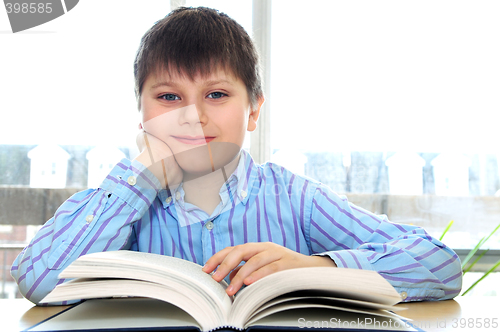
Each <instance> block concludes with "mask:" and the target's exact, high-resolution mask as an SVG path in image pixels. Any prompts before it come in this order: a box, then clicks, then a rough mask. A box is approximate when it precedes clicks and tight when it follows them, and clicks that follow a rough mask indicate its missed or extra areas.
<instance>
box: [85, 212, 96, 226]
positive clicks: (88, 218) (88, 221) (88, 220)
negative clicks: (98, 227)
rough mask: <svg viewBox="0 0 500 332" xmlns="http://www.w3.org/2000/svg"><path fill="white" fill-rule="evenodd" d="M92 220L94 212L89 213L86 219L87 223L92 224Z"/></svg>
mask: <svg viewBox="0 0 500 332" xmlns="http://www.w3.org/2000/svg"><path fill="white" fill-rule="evenodd" d="M92 220H94V215H92V214H89V215H88V216H87V217H86V218H85V221H86V222H87V224H90V223H91V222H92Z"/></svg>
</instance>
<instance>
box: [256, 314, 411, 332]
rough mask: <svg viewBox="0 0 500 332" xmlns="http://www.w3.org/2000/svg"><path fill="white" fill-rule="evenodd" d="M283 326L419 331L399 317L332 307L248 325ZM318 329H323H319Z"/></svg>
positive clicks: (274, 316) (269, 318)
mask: <svg viewBox="0 0 500 332" xmlns="http://www.w3.org/2000/svg"><path fill="white" fill-rule="evenodd" d="M260 326H283V327H290V328H295V329H297V328H299V329H304V328H313V329H314V330H316V328H330V329H342V330H348V331H355V330H368V331H377V330H382V331H419V330H418V329H415V328H413V327H412V326H411V324H410V323H408V322H406V321H404V320H399V319H397V318H389V317H379V316H371V315H364V314H359V313H353V312H345V311H337V310H330V309H318V308H313V309H293V310H287V311H282V312H279V313H276V314H273V315H271V316H267V317H265V318H263V319H261V320H259V321H257V322H254V323H253V324H252V325H251V326H249V327H248V331H249V332H251V331H252V327H254V328H258V327H260ZM318 331H321V330H319V329H318Z"/></svg>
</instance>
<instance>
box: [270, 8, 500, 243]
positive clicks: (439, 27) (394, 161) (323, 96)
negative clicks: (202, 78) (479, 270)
mask: <svg viewBox="0 0 500 332" xmlns="http://www.w3.org/2000/svg"><path fill="white" fill-rule="evenodd" d="M288 4H289V5H286V6H285V5H283V3H282V2H279V1H275V2H273V10H272V37H271V40H272V51H271V54H272V59H271V90H272V93H271V96H272V99H271V103H272V105H271V108H272V112H271V146H272V150H273V157H272V159H273V160H275V161H276V162H278V163H281V164H285V165H286V166H287V167H289V168H291V169H294V170H296V171H298V172H302V173H304V174H305V175H307V176H310V177H312V178H315V179H318V180H320V181H322V182H324V183H326V184H327V185H329V186H330V187H332V188H333V189H334V190H336V191H338V192H340V193H347V194H350V196H351V197H352V198H351V200H352V201H354V202H360V203H362V202H365V203H366V196H363V195H360V194H364V195H366V194H373V195H371V196H369V197H375V198H370V200H375V199H376V197H378V199H379V200H381V201H383V200H389V203H388V204H391V202H390V201H391V200H392V201H393V202H395V203H396V204H395V205H394V207H393V208H392V211H387V209H386V210H385V211H384V210H383V208H382V206H381V204H369V205H371V206H372V207H373V208H372V210H377V212H380V213H388V212H392V213H391V214H392V215H391V216H390V217H391V219H392V220H393V221H397V222H410V223H417V224H419V223H420V224H423V225H424V226H425V227H426V229H428V230H429V231H430V232H431V233H432V234H433V235H437V236H439V235H440V234H441V232H442V231H443V230H444V228H445V227H446V225H447V223H448V222H449V221H450V220H455V224H454V226H453V227H452V228H451V230H450V232H451V233H450V235H449V236H448V237H447V243H448V244H449V245H451V246H453V247H455V248H471V247H474V245H475V244H476V243H477V241H479V239H480V238H481V237H482V236H484V235H486V234H488V233H489V232H490V231H492V230H493V229H494V228H495V226H496V225H498V220H500V218H499V217H500V210H499V209H498V203H499V201H498V200H494V199H493V200H492V198H493V197H492V196H494V195H495V194H496V195H497V196H498V195H499V194H500V149H499V147H498V124H497V123H496V121H492V119H493V115H494V114H495V113H498V109H499V107H500V102H499V100H498V98H497V92H496V91H498V90H499V88H500V83H499V81H498V77H499V76H500V63H499V61H498V59H499V58H500V47H499V45H498V43H494V42H492V41H494V40H498V39H499V38H500V22H499V21H498V19H497V14H498V12H499V11H500V5H499V4H498V3H497V2H495V1H485V2H481V4H478V3H474V4H473V3H470V2H458V3H457V2H455V1H440V2H437V3H436V2H433V1H424V2H422V1H419V2H407V1H383V2H380V1H377V2H370V1H361V2H360V1H355V2H352V1H327V0H320V1H316V2H315V3H314V5H311V6H308V5H305V4H303V3H299V2H293V5H292V3H288ZM388 194H390V195H398V196H399V197H397V196H394V197H390V198H384V197H386V195H388ZM410 196H411V197H410ZM484 196H489V197H490V198H485V197H484ZM363 197H364V198H363ZM386 203H387V201H386ZM382 205H383V204H382ZM402 205H404V206H407V208H401V206H402ZM368 208H369V207H368ZM471 229H474V230H475V231H473V232H472V231H471ZM488 244H489V245H490V247H491V248H496V249H500V232H499V234H498V235H497V236H496V237H495V239H493V238H492V239H491V240H490V241H489V242H488Z"/></svg>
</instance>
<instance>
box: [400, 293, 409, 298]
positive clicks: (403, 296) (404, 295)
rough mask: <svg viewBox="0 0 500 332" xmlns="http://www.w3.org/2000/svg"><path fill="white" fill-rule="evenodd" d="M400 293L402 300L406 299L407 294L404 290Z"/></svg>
mask: <svg viewBox="0 0 500 332" xmlns="http://www.w3.org/2000/svg"><path fill="white" fill-rule="evenodd" d="M400 295H401V298H402V299H403V300H406V298H407V297H408V294H406V292H401V294H400Z"/></svg>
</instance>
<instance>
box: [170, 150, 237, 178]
mask: <svg viewBox="0 0 500 332" xmlns="http://www.w3.org/2000/svg"><path fill="white" fill-rule="evenodd" d="M240 150H241V147H240V146H238V145H237V144H234V143H228V142H211V143H209V144H206V145H202V146H199V147H195V148H192V149H189V150H186V151H183V152H179V153H176V154H175V160H176V161H177V163H178V164H179V166H180V167H181V168H182V170H183V171H184V173H185V176H186V175H188V178H189V180H193V179H195V178H198V177H201V176H204V175H207V174H210V173H212V172H213V171H216V170H218V169H220V168H222V167H224V166H226V165H228V164H229V163H231V162H232V161H233V160H234V159H235V158H236V157H237V156H238V153H239V152H240ZM186 173H187V174H186ZM228 176H229V174H228Z"/></svg>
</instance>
